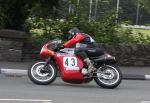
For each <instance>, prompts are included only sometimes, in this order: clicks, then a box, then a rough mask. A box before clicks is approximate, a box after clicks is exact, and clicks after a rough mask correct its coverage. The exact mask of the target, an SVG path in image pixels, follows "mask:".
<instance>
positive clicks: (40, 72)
mask: <svg viewBox="0 0 150 103" xmlns="http://www.w3.org/2000/svg"><path fill="white" fill-rule="evenodd" d="M44 65H45V62H36V63H34V64H33V65H32V66H31V67H30V68H29V69H28V77H29V78H30V80H31V81H32V82H34V83H35V84H39V85H48V84H50V83H52V82H53V81H54V80H55V79H56V77H57V71H56V68H54V66H53V64H48V65H47V66H46V70H44V69H43V67H44Z"/></svg>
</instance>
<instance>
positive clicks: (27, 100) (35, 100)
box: [0, 99, 52, 103]
mask: <svg viewBox="0 0 150 103" xmlns="http://www.w3.org/2000/svg"><path fill="white" fill-rule="evenodd" d="M0 101H20V102H49V103H51V102H52V100H41V99H39V100H38V99H0Z"/></svg>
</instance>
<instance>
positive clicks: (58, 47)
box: [54, 44, 64, 52]
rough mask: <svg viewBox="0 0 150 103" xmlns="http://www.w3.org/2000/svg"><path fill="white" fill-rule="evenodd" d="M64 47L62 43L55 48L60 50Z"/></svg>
mask: <svg viewBox="0 0 150 103" xmlns="http://www.w3.org/2000/svg"><path fill="white" fill-rule="evenodd" d="M63 48H64V45H62V44H60V45H57V47H56V48H55V49H54V51H55V52H57V51H59V50H60V49H63Z"/></svg>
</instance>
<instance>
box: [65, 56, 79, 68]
mask: <svg viewBox="0 0 150 103" xmlns="http://www.w3.org/2000/svg"><path fill="white" fill-rule="evenodd" d="M63 65H64V67H66V70H79V67H76V66H77V58H76V57H64V58H63Z"/></svg>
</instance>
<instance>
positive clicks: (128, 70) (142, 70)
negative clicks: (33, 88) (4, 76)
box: [0, 61, 150, 80]
mask: <svg viewBox="0 0 150 103" xmlns="http://www.w3.org/2000/svg"><path fill="white" fill-rule="evenodd" d="M31 64H33V62H4V61H0V71H1V72H3V73H7V72H11V73H12V74H15V73H16V74H17V75H18V74H20V75H26V73H27V70H28V68H29V67H30V66H31ZM119 68H120V70H121V71H122V73H123V77H124V78H125V79H138V80H145V79H146V78H147V79H150V67H122V66H120V67H119Z"/></svg>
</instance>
